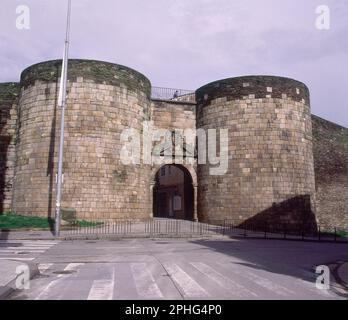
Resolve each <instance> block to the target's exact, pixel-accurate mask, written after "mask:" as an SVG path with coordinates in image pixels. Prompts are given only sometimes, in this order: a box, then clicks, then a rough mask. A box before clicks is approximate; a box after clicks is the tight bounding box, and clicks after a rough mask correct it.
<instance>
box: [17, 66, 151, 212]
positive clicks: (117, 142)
mask: <svg viewBox="0 0 348 320" xmlns="http://www.w3.org/2000/svg"><path fill="white" fill-rule="evenodd" d="M61 64H62V63H61V60H55V61H48V62H43V63H39V64H36V65H33V66H31V67H29V68H27V69H26V70H24V71H23V73H22V75H21V93H20V99H19V127H18V138H17V166H16V173H15V179H14V183H15V186H14V194H13V210H14V211H15V212H17V213H18V214H30V215H42V216H47V214H48V215H50V216H53V215H54V208H55V194H56V190H55V187H56V172H57V158H58V147H59V145H58V141H59V134H60V125H59V123H60V114H61V113H60V108H59V107H58V106H57V99H58V91H59V85H58V84H59V77H60V72H61ZM68 68H69V71H68V85H67V91H68V98H67V108H66V115H65V143H64V164H63V170H64V177H63V194H62V208H63V210H64V209H69V210H70V211H71V210H72V211H76V213H77V218H79V219H93V218H134V219H141V218H147V217H149V214H150V203H151V201H150V192H149V187H148V186H149V184H150V182H149V179H150V166H148V165H140V164H139V165H136V166H133V165H132V167H131V168H130V167H128V166H127V165H123V164H122V162H121V160H120V150H121V148H122V146H123V145H122V144H123V143H122V142H121V133H122V131H123V129H135V130H137V131H138V132H141V130H142V125H143V121H144V119H147V117H148V113H149V111H148V110H149V105H150V93H151V84H150V82H149V80H148V79H147V78H146V77H145V76H143V75H142V74H140V73H138V72H137V71H135V70H132V69H130V68H127V67H124V66H121V65H116V64H111V63H107V62H101V61H92V60H69V65H68Z"/></svg>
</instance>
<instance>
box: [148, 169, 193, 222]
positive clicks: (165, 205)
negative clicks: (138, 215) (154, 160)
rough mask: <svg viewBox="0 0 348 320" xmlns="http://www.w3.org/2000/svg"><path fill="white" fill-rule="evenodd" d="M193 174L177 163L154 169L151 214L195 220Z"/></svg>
mask: <svg viewBox="0 0 348 320" xmlns="http://www.w3.org/2000/svg"><path fill="white" fill-rule="evenodd" d="M194 178H195V176H192V174H191V173H190V171H189V170H188V169H187V168H186V167H184V166H182V165H177V164H175V165H174V164H171V165H164V166H162V167H160V168H159V169H157V170H156V172H155V174H154V180H153V183H154V185H153V192H152V196H153V216H154V217H162V218H172V219H185V220H197V217H196V213H195V212H196V201H195V199H196V193H197V187H196V183H195V181H196V180H195V179H194Z"/></svg>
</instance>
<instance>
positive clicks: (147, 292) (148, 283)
mask: <svg viewBox="0 0 348 320" xmlns="http://www.w3.org/2000/svg"><path fill="white" fill-rule="evenodd" d="M131 270H132V274H133V278H134V282H135V287H136V289H137V292H138V294H139V296H141V297H142V298H147V299H159V298H163V294H162V292H161V290H160V289H159V288H158V286H157V284H156V282H155V280H154V278H153V276H152V274H151V273H150V271H149V270H148V266H147V264H146V263H131Z"/></svg>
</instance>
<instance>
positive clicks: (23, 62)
mask: <svg viewBox="0 0 348 320" xmlns="http://www.w3.org/2000/svg"><path fill="white" fill-rule="evenodd" d="M19 5H26V6H27V7H28V8H29V10H30V26H29V29H18V28H17V27H16V19H17V17H18V14H16V8H17V6H19ZM320 5H326V6H327V7H328V8H329V9H330V28H329V29H328V30H320V29H318V28H317V26H316V21H317V19H318V16H319V14H318V13H316V9H317V7H318V6H320ZM66 8H67V0H1V4H0V82H7V81H18V80H19V76H20V73H21V71H23V69H25V68H26V67H28V66H30V65H32V64H34V63H37V62H41V61H45V60H51V59H61V57H62V54H63V46H64V37H65V21H66ZM70 58H80V59H96V60H103V61H109V62H113V63H118V64H123V65H126V66H128V67H131V68H134V69H136V70H137V71H139V72H141V73H143V74H144V75H146V76H147V77H148V78H149V79H150V81H151V83H152V85H153V86H159V87H168V88H179V89H188V90H195V89H197V88H199V87H200V86H202V85H204V84H207V83H209V82H212V81H215V80H219V79H224V78H229V77H235V76H243V75H275V76H285V77H290V78H294V79H296V80H299V81H302V82H304V83H305V84H306V85H307V86H308V87H309V89H310V92H311V107H312V113H314V114H316V115H318V116H320V117H322V118H325V119H327V120H330V121H333V122H336V123H338V124H341V125H343V126H345V127H348V99H347V96H346V91H347V89H348V88H347V85H348V1H347V0H306V1H303V0H127V1H120V0H98V1H95V0H72V24H71V47H70Z"/></svg>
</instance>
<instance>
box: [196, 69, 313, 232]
mask: <svg viewBox="0 0 348 320" xmlns="http://www.w3.org/2000/svg"><path fill="white" fill-rule="evenodd" d="M196 99H197V128H202V129H205V130H207V129H217V136H219V133H218V132H219V129H228V150H229V153H228V171H227V173H226V174H223V175H220V176H219V175H217V176H214V175H211V174H210V172H209V167H211V166H210V165H209V164H207V165H199V166H198V186H199V191H198V214H199V216H200V220H203V221H212V220H217V219H233V220H236V221H237V222H238V223H241V224H242V223H250V224H252V225H253V226H255V227H256V226H257V225H262V227H264V226H265V224H267V225H268V226H270V227H271V226H272V225H275V226H276V225H287V226H295V225H296V226H298V225H300V224H301V225H302V224H303V223H305V224H309V225H311V226H313V225H314V224H315V217H314V207H313V203H314V199H313V197H314V194H315V185H314V169H313V153H312V127H311V112H310V101H309V90H308V88H307V87H306V86H305V85H304V84H303V83H301V82H298V81H295V80H292V79H288V78H281V77H272V76H247V77H239V78H230V79H225V80H221V81H216V82H213V83H210V84H208V85H206V86H203V87H201V88H200V89H198V90H197V91H196ZM218 144H219V141H218ZM208 147H209V146H208Z"/></svg>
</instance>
